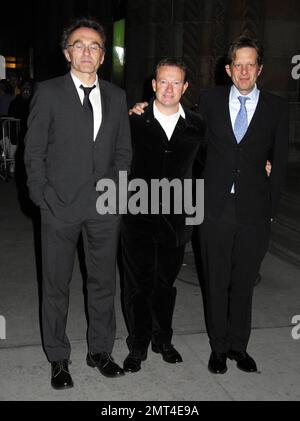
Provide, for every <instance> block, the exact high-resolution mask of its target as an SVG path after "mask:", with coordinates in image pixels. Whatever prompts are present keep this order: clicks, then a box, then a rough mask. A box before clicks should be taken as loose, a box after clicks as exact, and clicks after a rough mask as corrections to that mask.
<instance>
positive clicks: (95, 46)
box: [68, 41, 105, 53]
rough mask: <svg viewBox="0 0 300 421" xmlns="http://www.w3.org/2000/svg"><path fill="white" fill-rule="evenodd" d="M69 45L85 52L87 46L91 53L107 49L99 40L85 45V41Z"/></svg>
mask: <svg viewBox="0 0 300 421" xmlns="http://www.w3.org/2000/svg"><path fill="white" fill-rule="evenodd" d="M68 47H72V48H74V50H75V51H78V52H80V53H81V52H83V51H84V50H85V49H86V48H87V49H88V50H89V52H90V53H98V52H99V51H100V50H103V51H104V50H105V48H104V47H102V46H101V45H99V44H98V43H97V42H94V43H93V44H90V45H85V44H84V43H83V42H80V41H76V42H74V44H69V45H68Z"/></svg>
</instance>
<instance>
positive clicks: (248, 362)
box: [227, 351, 257, 373]
mask: <svg viewBox="0 0 300 421" xmlns="http://www.w3.org/2000/svg"><path fill="white" fill-rule="evenodd" d="M227 357H228V358H229V359H230V360H235V361H236V362H237V368H239V369H240V370H243V371H246V372H247V373H255V372H256V371H257V367H256V363H255V361H254V359H253V358H252V357H250V355H249V354H247V352H245V351H228V352H227Z"/></svg>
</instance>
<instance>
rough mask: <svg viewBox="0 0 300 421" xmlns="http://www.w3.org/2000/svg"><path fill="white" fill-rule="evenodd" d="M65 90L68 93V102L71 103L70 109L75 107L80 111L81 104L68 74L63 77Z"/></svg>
mask: <svg viewBox="0 0 300 421" xmlns="http://www.w3.org/2000/svg"><path fill="white" fill-rule="evenodd" d="M65 88H66V90H67V92H68V98H69V99H70V102H71V103H72V107H73V108H74V106H75V107H77V108H78V109H79V110H82V104H81V101H80V98H79V95H78V92H77V89H76V86H75V85H74V82H73V79H72V76H71V74H70V73H67V74H66V75H65Z"/></svg>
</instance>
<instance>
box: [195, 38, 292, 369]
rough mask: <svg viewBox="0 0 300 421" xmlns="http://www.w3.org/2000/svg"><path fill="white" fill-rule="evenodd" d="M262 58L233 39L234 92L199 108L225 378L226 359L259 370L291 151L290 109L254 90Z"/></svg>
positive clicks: (212, 365)
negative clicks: (255, 347)
mask: <svg viewBox="0 0 300 421" xmlns="http://www.w3.org/2000/svg"><path fill="white" fill-rule="evenodd" d="M262 56H263V51H262V47H261V46H260V45H259V43H258V42H257V41H256V40H254V39H251V38H248V37H245V36H241V37H239V38H238V39H236V40H235V41H234V42H233V43H232V44H231V46H230V48H229V51H228V58H227V63H228V64H227V65H226V72H227V74H228V75H229V77H230V78H231V80H232V82H233V85H232V86H231V87H217V88H214V89H212V90H209V91H207V92H204V93H203V95H202V96H201V99H200V103H199V111H200V112H201V113H202V114H203V116H204V117H205V120H206V123H207V140H208V144H207V145H208V146H207V157H206V163H205V170H204V183H205V200H204V206H205V212H204V215H205V217H204V222H203V224H202V225H201V226H200V228H199V229H200V239H201V252H202V257H203V259H202V260H203V268H204V276H205V280H206V301H207V328H208V334H209V338H210V345H211V348H212V353H211V356H210V359H209V364H208V368H209V370H210V371H211V372H212V373H225V372H226V370H227V365H226V360H227V358H230V359H233V360H235V361H236V362H237V367H238V368H240V369H241V370H244V371H246V372H255V371H257V367H256V363H255V361H254V359H253V358H252V357H250V355H249V354H248V353H247V352H246V349H247V344H248V340H249V336H250V330H251V307H252V295H253V287H254V283H255V279H256V277H257V273H258V270H259V267H260V264H261V262H262V260H263V258H264V256H265V253H266V251H267V248H268V242H269V235H270V223H271V220H272V219H273V218H274V216H275V213H276V210H277V208H278V204H279V198H280V193H281V190H282V187H283V183H284V176H285V169H286V162H287V150H288V107H287V104H286V103H285V101H284V100H283V99H281V98H279V97H277V96H275V95H272V94H270V93H268V92H265V91H263V90H259V89H258V88H257V85H256V81H257V78H258V76H259V75H260V73H261V71H262V58H263V57H262ZM267 160H269V161H270V162H271V164H272V171H271V175H270V177H268V176H267V174H266V171H265V164H266V161H267Z"/></svg>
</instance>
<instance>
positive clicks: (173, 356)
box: [152, 344, 182, 364]
mask: <svg viewBox="0 0 300 421" xmlns="http://www.w3.org/2000/svg"><path fill="white" fill-rule="evenodd" d="M152 351H153V352H156V353H157V354H161V355H162V357H163V360H164V361H166V362H167V363H171V364H175V363H182V357H181V355H180V354H179V352H178V351H176V349H175V348H174V346H173V345H172V344H161V345H156V344H152Z"/></svg>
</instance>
